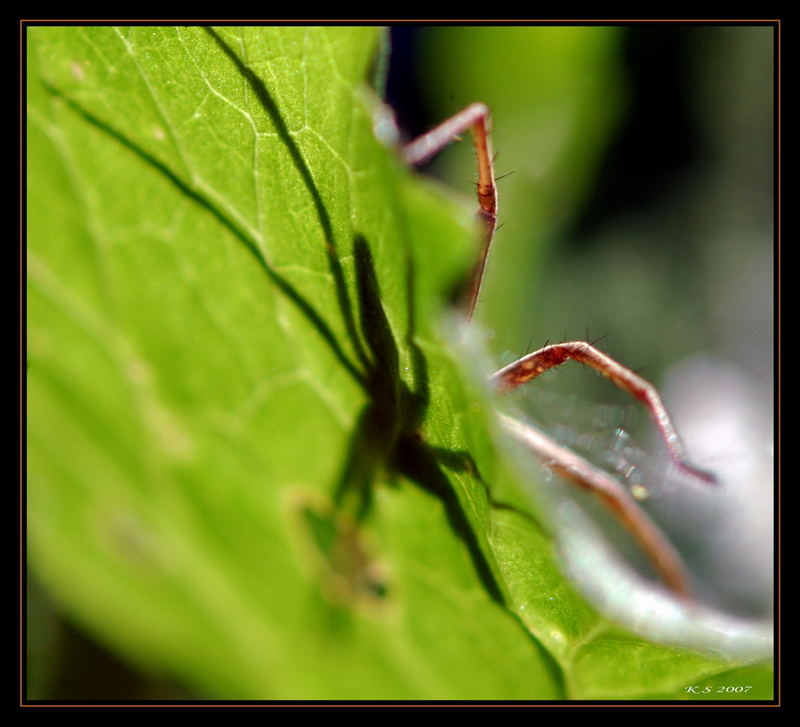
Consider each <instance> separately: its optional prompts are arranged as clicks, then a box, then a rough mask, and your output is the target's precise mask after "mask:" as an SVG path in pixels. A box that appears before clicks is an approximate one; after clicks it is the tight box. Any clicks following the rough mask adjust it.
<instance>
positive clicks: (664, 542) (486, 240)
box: [403, 103, 715, 598]
mask: <svg viewBox="0 0 800 727" xmlns="http://www.w3.org/2000/svg"><path fill="white" fill-rule="evenodd" d="M488 127H489V109H488V108H487V107H486V106H485V105H484V104H481V103H475V104H472V105H471V106H468V107H467V108H466V109H464V110H463V111H462V112H461V113H459V114H456V115H455V116H453V117H452V118H450V119H448V120H447V121H445V122H444V123H442V124H440V125H439V126H437V127H436V128H435V129H433V130H432V131H430V132H428V133H427V134H425V135H424V136H421V137H420V138H419V139H417V140H416V141H414V142H412V143H411V144H409V145H408V146H406V147H405V149H404V150H403V153H404V156H405V159H406V161H408V163H409V164H419V163H421V162H423V161H426V160H427V159H429V158H430V157H432V156H433V155H434V154H436V153H438V152H439V151H441V150H442V149H443V148H444V147H445V146H447V145H448V144H449V143H451V142H452V141H454V140H456V139H457V138H458V137H459V135H460V134H463V133H464V132H465V131H467V130H468V129H472V136H473V141H474V145H475V154H476V156H477V159H478V185H477V186H478V202H479V204H480V210H479V214H480V216H481V219H482V221H483V235H482V241H481V249H480V252H479V255H478V260H477V263H476V265H475V267H474V269H473V272H472V274H471V276H470V279H469V282H468V285H467V288H466V292H465V295H464V299H463V301H462V306H463V309H464V311H465V313H466V315H467V317H468V318H471V317H472V313H473V311H474V310H475V305H476V303H477V301H478V295H479V293H480V289H481V284H482V282H483V275H484V271H485V269H486V263H487V260H488V257H489V249H490V247H491V244H492V238H493V236H494V231H495V225H496V221H497V190H496V188H495V185H494V172H493V170H492V158H491V152H490V143H489V128H488ZM568 359H574V360H575V361H579V362H581V363H584V364H587V365H589V366H591V367H592V368H594V369H595V370H597V371H599V372H600V373H601V374H603V375H604V376H606V377H607V378H609V379H610V380H611V381H612V382H613V383H615V384H616V385H617V386H619V387H620V388H622V389H624V390H625V391H628V392H629V393H630V394H631V395H632V396H633V397H634V398H636V399H638V400H639V401H641V402H642V403H643V404H644V405H645V407H646V408H647V410H648V411H649V412H650V415H651V417H652V418H653V420H654V421H655V424H656V427H657V428H658V431H659V433H660V435H661V437H662V438H663V440H664V441H665V443H666V445H667V449H668V451H669V454H670V456H671V458H672V460H673V461H674V462H675V464H676V465H677V466H678V467H679V468H680V469H681V470H683V471H684V472H688V473H689V474H691V475H693V476H695V477H698V478H699V479H701V480H703V481H705V482H715V478H714V476H713V475H711V474H710V473H708V472H704V471H702V470H699V469H696V468H695V467H693V466H692V465H690V464H689V463H688V461H687V458H686V454H685V452H684V449H683V445H682V443H681V441H680V438H679V437H678V434H677V432H676V431H675V427H674V426H673V424H672V421H671V420H670V417H669V414H668V413H667V410H666V407H665V406H664V404H663V402H662V401H661V397H660V396H659V395H658V392H657V391H656V389H655V387H653V386H652V385H651V384H650V383H648V382H647V381H645V380H644V379H642V378H641V377H640V376H638V375H637V374H635V373H634V372H633V371H631V370H630V369H627V368H625V367H624V366H622V365H621V364H619V363H617V362H616V361H614V359H612V358H610V357H608V356H606V355H605V354H603V353H601V352H600V351H598V350H597V349H596V348H594V347H593V346H591V345H590V344H588V343H585V342H583V341H572V342H569V343H560V344H554V345H552V346H545V347H544V348H542V349H540V350H538V351H535V352H533V353H531V354H528V355H527V356H524V357H522V358H521V359H519V360H518V361H516V362H514V363H513V364H511V365H510V366H506V367H505V368H503V369H501V370H500V371H498V372H497V373H495V374H494V375H493V376H492V377H491V381H492V382H493V383H494V384H495V385H496V386H497V388H498V389H499V390H500V391H509V390H512V389H515V388H517V387H518V386H521V385H522V384H524V383H526V382H527V381H530V380H531V379H534V378H536V377H537V376H538V375H539V374H541V373H543V372H544V371H547V370H548V369H551V368H553V367H554V366H558V365H559V364H562V363H564V362H565V361H567V360H568ZM500 420H501V422H502V424H503V426H504V427H505V429H506V430H507V431H508V432H509V433H510V434H512V435H513V436H514V437H515V438H516V439H518V440H520V441H521V442H523V443H524V444H525V445H526V446H527V447H529V448H530V449H531V450H532V451H533V452H534V453H535V454H536V455H537V456H538V457H539V458H541V459H542V460H544V461H545V462H546V463H547V465H548V466H549V467H550V468H551V469H552V470H554V471H555V472H558V473H559V474H560V475H561V476H563V477H564V478H566V479H568V480H570V481H571V482H573V483H575V484H576V485H578V486H579V487H581V488H583V489H585V490H588V491H589V492H592V493H593V494H594V495H595V496H596V497H598V498H599V499H600V500H601V501H602V502H603V503H604V505H605V506H606V507H607V508H608V509H609V510H610V511H611V512H612V513H613V514H614V516H615V517H616V518H617V520H618V521H619V522H620V523H621V524H622V525H623V526H624V527H625V528H626V529H627V530H628V531H629V532H630V533H631V535H632V536H633V537H634V539H635V540H636V541H637V542H638V543H639V546H640V547H641V548H642V550H643V552H644V553H645V554H646V555H647V556H648V558H649V559H650V561H651V563H652V564H653V567H654V568H655V569H656V571H657V572H658V573H659V574H660V576H661V578H662V579H663V580H664V582H665V584H666V585H667V586H668V587H669V588H670V589H671V590H672V591H673V592H674V593H675V594H677V595H679V596H681V597H684V598H686V597H688V594H689V588H688V585H687V582H688V579H687V577H686V572H685V569H684V566H683V563H682V562H681V559H680V556H679V555H678V553H677V552H676V551H675V549H674V548H673V547H672V544H671V543H670V542H669V540H668V539H667V538H666V537H665V536H664V535H663V534H662V533H661V531H660V530H659V529H658V527H657V526H656V525H655V524H654V523H653V521H652V520H651V519H650V518H649V517H648V516H647V514H646V513H645V512H644V511H643V510H642V509H641V508H640V507H639V506H638V505H637V503H636V501H635V500H634V499H633V497H632V496H631V495H630V494H629V493H628V491H627V490H626V489H625V488H624V487H622V486H621V485H620V484H619V483H618V482H617V481H616V480H614V479H613V478H612V477H611V476H609V475H608V474H606V473H605V472H603V471H602V470H598V469H597V468H595V467H593V466H592V465H591V464H590V463H589V462H587V461H586V460H584V459H582V458H581V457H579V456H578V455H576V454H575V453H574V452H572V451H570V450H569V449H566V448H564V447H561V446H560V445H559V444H557V443H556V442H554V441H553V440H551V439H550V438H549V437H547V436H545V435H544V434H542V433H541V432H539V431H537V430H536V429H534V428H532V427H530V426H528V425H526V424H523V423H522V422H519V421H517V420H516V419H512V418H511V417H507V416H505V415H502V414H501V415H500Z"/></svg>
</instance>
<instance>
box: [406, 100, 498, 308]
mask: <svg viewBox="0 0 800 727" xmlns="http://www.w3.org/2000/svg"><path fill="white" fill-rule="evenodd" d="M468 129H472V140H473V143H474V145H475V156H476V157H477V159H478V185H477V187H478V203H479V205H480V208H479V212H478V214H479V216H480V218H481V222H482V226H483V230H482V235H481V247H480V250H479V252H478V259H477V262H476V263H475V266H474V267H473V269H472V272H471V273H470V275H469V278H468V280H467V284H466V286H465V288H464V293H463V296H462V300H461V301H460V307H461V308H462V309H463V310H464V313H465V314H466V316H467V318H468V319H470V318H472V313H473V312H474V310H475V305H476V303H477V302H478V294H479V293H480V289H481V284H482V282H483V274H484V271H485V270H486V262H487V260H488V259H489V249H490V248H491V245H492V238H493V237H494V231H495V227H496V226H497V188H496V187H495V184H494V181H495V180H494V170H493V168H492V155H491V151H490V142H489V108H488V107H487V106H486V105H485V104H482V103H474V104H470V105H469V106H467V108H465V109H464V110H463V111H461V112H459V113H457V114H456V115H455V116H452V117H451V118H449V119H447V120H446V121H444V122H443V123H441V124H439V126H437V127H436V128H434V129H431V131H429V132H428V133H427V134H423V135H422V136H420V137H419V138H418V139H416V140H414V141H412V142H411V143H410V144H408V145H406V146H405V147H404V148H403V156H404V158H405V160H406V161H407V162H408V163H409V164H421V163H422V162H425V161H427V160H428V159H430V158H431V157H432V156H434V155H435V154H438V153H439V152H440V151H441V150H442V149H444V147H446V146H447V145H448V144H450V143H451V142H453V141H455V140H457V139H458V138H459V137H460V135H461V134H463V133H464V132H465V131H467V130H468Z"/></svg>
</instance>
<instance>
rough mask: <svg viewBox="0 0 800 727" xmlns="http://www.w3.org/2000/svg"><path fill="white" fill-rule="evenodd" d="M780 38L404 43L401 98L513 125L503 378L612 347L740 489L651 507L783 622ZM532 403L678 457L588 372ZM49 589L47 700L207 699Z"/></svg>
mask: <svg viewBox="0 0 800 727" xmlns="http://www.w3.org/2000/svg"><path fill="white" fill-rule="evenodd" d="M774 32H775V31H774V29H773V28H772V27H769V26H761V27H759V26H736V27H723V26H695V27H689V26H682V25H673V24H664V23H657V24H647V23H646V24H639V25H633V26H628V27H602V26H592V27H565V28H558V27H537V28H523V27H507V28H505V27H501V28H480V27H424V28H418V27H412V26H400V27H395V28H393V29H392V33H391V38H392V53H391V58H390V63H389V67H390V74H389V79H388V85H387V98H388V101H389V103H390V104H391V105H392V106H393V107H394V108H395V111H396V114H397V118H398V123H399V125H400V127H401V130H402V132H403V133H404V134H405V136H406V137H407V138H408V139H411V138H413V137H414V136H416V135H418V134H420V133H423V132H424V131H425V130H427V129H428V128H431V127H432V126H433V125H435V124H436V123H438V122H440V121H441V120H443V119H444V118H446V117H448V116H450V115H452V114H454V113H456V112H458V111H459V110H460V109H462V108H464V107H465V106H467V105H468V104H469V103H471V102H472V101H483V102H485V103H487V104H488V105H489V106H490V107H491V108H492V112H493V123H494V150H495V152H496V161H495V171H496V174H497V175H498V176H503V175H508V176H505V177H504V178H503V179H501V180H500V181H499V183H498V184H499V194H500V206H499V222H500V223H501V225H502V227H501V228H500V229H499V231H498V233H497V235H496V238H495V246H494V250H493V253H492V258H491V261H490V267H489V270H488V274H487V279H486V285H485V289H484V292H483V296H482V299H481V302H480V304H479V307H478V310H477V313H476V319H477V322H478V324H479V325H480V326H481V327H482V329H483V330H484V332H485V334H486V336H487V340H488V344H489V347H490V349H491V352H492V355H493V357H494V358H495V359H496V362H497V366H498V367H499V366H502V365H505V364H507V363H509V362H511V361H513V360H514V359H515V358H517V357H519V356H520V355H522V354H524V353H526V352H527V351H530V350H533V349H535V348H538V347H540V346H542V345H544V344H545V343H546V342H548V341H550V342H556V341H559V340H575V339H578V340H594V339H598V338H601V337H602V341H601V342H600V343H599V344H598V346H599V347H600V348H602V349H603V350H604V351H606V352H608V353H609V354H611V355H612V356H614V357H615V358H617V359H618V360H620V361H621V362H623V363H625V364H626V365H628V366H630V367H631V368H633V369H635V370H637V371H639V372H640V373H641V374H642V375H644V376H645V377H646V378H648V379H649V380H651V381H653V382H654V383H656V384H657V385H658V386H659V387H660V388H661V390H662V393H663V394H664V396H665V399H666V401H667V404H668V406H669V408H670V410H671V411H672V413H673V414H674V416H675V418H676V420H677V424H678V426H679V429H680V430H681V432H682V434H683V436H684V439H685V441H686V444H687V447H688V448H689V452H690V454H691V455H692V457H693V459H694V460H695V461H696V462H697V463H698V464H700V465H702V466H704V467H707V468H709V469H713V470H714V471H716V472H717V473H718V474H719V475H720V477H721V479H722V481H723V484H722V487H721V489H720V490H719V491H714V492H698V491H696V489H695V488H692V487H690V488H688V489H689V493H688V495H687V494H686V493H685V492H683V489H685V488H682V489H681V492H680V493H676V491H675V490H676V489H677V488H678V485H675V484H674V483H672V482H671V481H670V478H669V477H668V476H666V475H665V476H664V477H662V478H651V480H650V481H649V484H650V485H651V488H650V489H651V492H650V498H649V500H648V507H650V508H652V510H651V512H653V514H654V516H655V517H657V518H658V519H659V520H660V521H661V522H662V523H663V524H665V527H667V526H668V527H669V528H670V532H671V536H672V537H673V538H674V539H675V540H676V542H677V543H678V545H679V547H681V548H682V550H684V551H685V552H689V553H691V555H692V563H691V566H692V569H693V572H694V573H695V577H696V579H697V582H698V583H699V584H701V589H702V592H703V593H702V595H703V596H704V597H705V598H706V599H707V600H708V601H709V602H711V603H712V604H714V605H716V606H718V607H719V608H721V609H724V610H726V611H729V612H732V613H735V614H737V615H742V616H748V617H765V616H767V615H768V614H769V613H770V610H771V607H772V542H773V535H772V524H773V514H772V494H773V469H772V467H773V465H772V442H773V429H772V423H773V401H774V393H773V368H774V361H773V350H774V341H773V330H774V319H773V304H774V280H773V275H774V198H773V193H774V188H773V187H774V160H775V146H774V143H775V140H774V133H773V132H774V128H775V126H774V125H775V119H774V108H775V99H774V91H775V77H774V76H775V69H774V58H775V37H774ZM425 173H429V174H432V175H435V176H438V177H440V178H441V179H442V180H444V181H445V182H446V184H447V185H448V186H449V187H451V188H453V189H455V190H458V191H460V192H463V194H464V195H465V197H468V196H469V195H470V194H472V184H473V181H474V179H475V168H474V157H473V154H472V152H471V151H470V149H469V147H468V146H466V144H464V145H454V146H453V147H452V148H450V149H448V150H446V152H445V153H443V154H442V155H441V156H440V158H439V159H437V160H435V162H433V163H431V164H430V165H429V167H428V168H426V170H425ZM519 398H520V401H519V402H518V403H519V406H521V407H523V408H524V409H525V411H526V412H527V413H528V414H529V415H530V416H531V417H532V418H533V419H535V420H536V421H537V422H538V423H540V424H541V425H542V426H544V427H545V428H546V429H548V431H551V432H553V433H554V434H555V435H556V436H558V437H559V438H560V439H561V440H562V441H566V442H567V443H569V444H571V445H573V446H576V447H578V448H583V450H585V451H586V452H587V453H588V454H589V455H590V456H592V457H594V458H595V459H598V460H600V461H602V462H603V463H604V464H605V465H606V466H610V465H609V453H610V452H617V453H619V452H620V451H623V450H624V451H623V456H624V457H626V458H627V459H628V460H629V461H631V462H634V463H635V464H636V465H637V466H638V467H639V468H640V469H641V468H644V467H647V466H651V467H652V465H647V464H646V463H648V462H652V461H653V458H654V457H655V458H656V459H657V454H654V453H657V452H658V444H657V443H654V442H652V441H650V438H649V437H650V434H649V429H648V427H647V426H646V425H647V417H646V415H645V414H643V413H642V412H641V411H638V410H637V408H636V407H634V406H632V405H631V404H630V402H629V400H628V399H627V398H626V397H625V396H624V395H622V394H620V393H619V392H617V391H616V390H615V389H614V388H613V387H611V386H609V385H608V384H607V382H604V381H603V380H602V378H601V377H599V376H596V375H594V374H592V373H591V372H587V371H585V370H582V369H581V367H579V366H577V365H575V366H569V365H567V366H566V367H564V370H563V371H559V372H553V374H552V375H548V376H546V377H544V380H543V381H541V382H538V381H537V382H536V384H535V385H534V386H531V387H529V388H528V390H526V391H525V392H521V395H520V397H519ZM678 495H680V496H678ZM708 533H713V538H708V537H707V534H708ZM709 541H712V542H709ZM29 585H30V589H29V594H28V607H29V616H28V618H29V623H28V634H27V635H28V645H29V661H28V666H29V674H28V677H29V682H28V689H29V697H30V698H34V699H36V698H39V699H55V700H59V699H65V698H70V697H72V698H76V697H77V698H81V699H90V698H95V699H113V698H115V697H118V698H124V699H126V700H131V699H137V698H138V699H148V700H149V699H159V698H174V699H181V698H185V697H190V696H192V695H189V694H186V693H185V692H184V691H182V689H180V688H179V687H177V686H175V685H171V684H168V683H164V682H161V681H158V680H153V679H150V678H149V677H145V676H141V675H139V674H137V673H136V672H133V671H131V670H130V669H128V668H127V667H126V666H125V665H124V664H121V663H119V662H118V661H117V660H116V659H115V658H114V657H113V656H111V655H109V654H108V653H107V652H105V651H104V650H103V649H102V648H101V647H99V646H98V645H97V644H95V643H94V642H93V641H92V640H91V639H90V638H89V637H87V636H86V635H84V634H83V633H82V632H81V631H80V630H78V629H76V628H74V627H73V626H72V625H70V624H69V623H68V622H66V621H65V620H63V619H62V618H61V616H60V614H59V611H58V608H57V606H55V605H54V604H52V603H50V602H49V601H48V600H47V598H46V596H45V595H44V594H43V593H42V592H41V590H40V589H39V588H38V587H37V584H36V583H35V581H32V580H31V582H30V584H29Z"/></svg>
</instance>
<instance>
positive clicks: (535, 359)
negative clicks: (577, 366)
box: [490, 341, 716, 483]
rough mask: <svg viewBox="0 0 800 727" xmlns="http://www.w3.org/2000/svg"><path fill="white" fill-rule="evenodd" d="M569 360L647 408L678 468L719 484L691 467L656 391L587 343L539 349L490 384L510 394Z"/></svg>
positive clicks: (577, 342) (507, 369)
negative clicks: (616, 387)
mask: <svg viewBox="0 0 800 727" xmlns="http://www.w3.org/2000/svg"><path fill="white" fill-rule="evenodd" d="M569 359H572V360H574V361H578V362H580V363H583V364H586V365H587V366H591V367H592V368H593V369H595V370H596V371H599V372H600V373H601V374H603V376H605V377H606V378H608V379H610V380H611V381H612V382H613V383H614V384H616V385H617V386H618V387H620V388H621V389H624V390H625V391H627V392H628V393H629V394H630V395H631V396H633V397H634V398H635V399H637V400H638V401H640V402H642V404H644V406H645V407H646V408H647V411H648V412H649V413H650V416H651V417H652V419H653V422H654V423H655V425H656V427H657V429H658V432H659V434H660V435H661V438H662V439H663V440H664V443H665V444H666V445H667V450H668V451H669V455H670V457H671V458H672V461H673V462H674V463H675V466H677V467H678V468H679V469H680V470H682V471H683V472H686V473H688V474H690V475H692V476H694V477H697V478H699V479H701V480H703V481H704V482H708V483H715V482H716V478H715V477H714V475H712V474H711V473H710V472H705V471H704V470H700V469H697V468H696V467H694V466H692V465H691V464H689V461H688V459H687V457H686V452H685V450H684V448H683V443H682V442H681V440H680V437H679V436H678V432H677V431H676V430H675V427H674V425H673V424H672V420H671V419H670V416H669V413H668V412H667V408H666V407H665V406H664V402H663V401H661V397H660V396H659V395H658V391H657V390H656V388H655V387H654V386H653V385H652V384H651V383H649V382H647V381H645V380H644V379H643V378H642V377H641V376H639V375H638V374H635V373H634V372H633V371H631V370H630V369H628V368H625V367H624V366H623V365H622V364H620V363H617V362H616V361H615V360H614V359H613V358H611V357H610V356H606V354H604V353H602V352H600V351H598V350H597V349H596V348H594V347H593V346H592V345H591V344H589V343H586V342H585V341H568V342H566V343H555V344H552V345H550V346H545V347H544V348H540V349H539V350H538V351H534V352H533V353H529V354H528V355H527V356H523V357H522V358H521V359H519V360H517V361H515V362H514V363H512V364H510V365H508V366H506V367H505V368H502V369H500V371H498V372H497V373H495V374H494V375H493V376H492V377H491V379H490V380H491V381H492V383H494V384H495V385H496V386H497V388H498V390H499V391H510V390H512V389H516V388H517V387H518V386H521V385H522V384H524V383H526V382H528V381H530V380H531V379H535V378H536V377H537V376H539V374H542V373H544V372H545V371H547V370H548V369H551V368H553V367H554V366H559V365H560V364H562V363H564V362H565V361H568V360H569Z"/></svg>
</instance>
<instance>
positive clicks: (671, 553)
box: [500, 414, 690, 598]
mask: <svg viewBox="0 0 800 727" xmlns="http://www.w3.org/2000/svg"><path fill="white" fill-rule="evenodd" d="M500 422H501V423H502V425H503V427H504V428H505V430H506V431H507V432H508V433H509V434H511V435H512V436H513V437H514V438H515V439H517V440H519V441H520V442H522V443H523V444H524V445H526V446H527V447H528V448H529V449H531V450H532V451H533V452H535V453H536V454H537V455H538V457H539V458H540V459H541V460H542V461H543V462H544V463H545V464H546V465H547V466H548V467H549V468H550V469H551V470H553V471H554V472H556V473H557V474H559V475H560V476H561V477H564V478H565V479H567V480H569V481H570V482H573V483H574V484H576V485H578V486H579V487H581V488H582V489H584V490H587V491H588V492H591V493H592V494H593V495H594V496H595V497H597V498H598V499H599V500H600V501H601V502H602V503H603V505H605V506H606V507H607V508H608V509H609V510H610V511H611V512H612V513H613V515H614V516H615V517H616V518H617V520H618V521H619V523H620V524H621V525H622V526H623V527H624V528H625V529H626V530H627V531H628V532H629V533H630V534H631V535H632V536H633V538H634V539H635V540H636V542H637V543H638V544H639V547H640V548H641V549H642V552H643V553H644V554H645V555H646V556H647V557H648V559H649V560H650V563H651V564H652V566H653V568H655V570H656V572H657V573H658V574H659V575H660V576H661V579H662V580H663V581H664V583H665V585H666V586H667V587H668V588H669V589H670V590H671V591H672V592H673V593H675V594H676V595H678V596H680V597H681V598H688V597H689V596H690V590H689V579H688V577H687V575H686V569H685V568H684V565H683V562H682V561H681V558H680V556H679V555H678V552H677V551H676V550H675V548H673V547H672V543H670V542H669V540H668V539H667V538H666V536H665V535H664V534H663V533H662V532H661V531H660V530H659V529H658V526H657V525H656V524H655V523H654V522H653V521H652V520H651V519H650V518H649V517H648V516H647V513H645V511H644V510H642V508H640V507H639V506H638V504H637V503H636V500H634V499H633V497H632V496H631V495H630V493H628V491H627V490H626V489H625V488H624V487H623V486H622V485H620V484H619V482H617V481H616V480H615V479H614V478H612V477H611V476H609V475H607V474H606V473H605V472H603V471H602V470H599V469H597V468H596V467H593V466H592V465H591V464H590V463H589V462H587V461H586V460H585V459H583V458H582V457H579V456H578V455H577V454H575V453H574V452H572V451H571V450H569V449H566V448H564V447H562V446H560V445H559V444H557V443H556V442H554V441H553V440H552V439H550V438H549V437H547V436H545V435H544V434H542V433H541V432H540V431H538V430H536V429H534V428H533V427H529V426H528V425H526V424H523V423H522V422H520V421H518V420H516V419H513V418H512V417H508V416H505V415H504V414H500Z"/></svg>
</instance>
